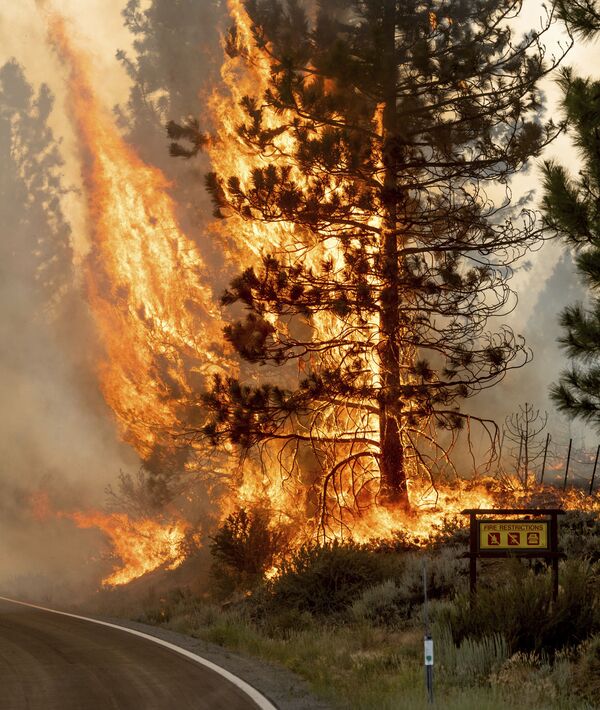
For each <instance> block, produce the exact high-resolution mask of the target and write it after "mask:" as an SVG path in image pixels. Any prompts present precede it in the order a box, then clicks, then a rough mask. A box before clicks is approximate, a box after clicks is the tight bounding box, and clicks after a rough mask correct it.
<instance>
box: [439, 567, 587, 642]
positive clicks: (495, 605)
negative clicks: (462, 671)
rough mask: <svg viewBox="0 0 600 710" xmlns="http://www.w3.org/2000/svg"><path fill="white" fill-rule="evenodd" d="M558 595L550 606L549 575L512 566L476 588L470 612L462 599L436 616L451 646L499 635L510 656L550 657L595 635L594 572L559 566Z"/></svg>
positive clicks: (466, 597)
mask: <svg viewBox="0 0 600 710" xmlns="http://www.w3.org/2000/svg"><path fill="white" fill-rule="evenodd" d="M560 579H561V590H560V594H559V597H558V600H557V602H556V603H553V602H552V590H551V579H550V574H549V573H545V574H534V573H533V572H532V571H531V570H527V569H525V568H524V567H522V566H521V565H520V564H519V563H518V562H517V561H515V562H514V564H513V565H510V566H509V572H508V574H507V575H506V576H505V577H504V578H497V579H496V581H495V584H494V585H493V586H490V587H488V588H481V589H480V590H479V592H478V594H477V598H476V602H475V604H474V605H473V606H471V604H470V599H469V597H468V596H467V595H466V594H463V595H459V596H458V597H457V598H456V599H455V600H454V602H453V604H451V605H445V606H444V607H442V609H441V610H440V615H439V616H440V619H441V620H442V621H443V622H445V623H447V624H448V626H449V628H450V629H451V630H452V635H453V639H454V642H455V643H456V644H460V643H461V642H462V641H463V639H465V638H474V639H481V638H483V637H484V636H486V635H490V634H494V633H500V632H502V633H503V634H504V635H505V637H506V640H507V643H508V647H509V651H510V653H511V654H512V653H517V652H525V653H535V654H537V655H540V654H542V653H546V654H549V655H550V656H552V655H553V654H554V653H555V652H556V651H557V650H559V649H561V648H563V647H566V646H576V645H578V644H579V643H581V642H582V641H583V640H585V639H586V638H588V637H589V636H590V635H591V634H593V633H594V632H595V631H597V630H598V629H599V625H600V614H599V595H598V572H597V569H596V568H595V567H594V566H593V565H591V564H590V563H588V562H586V561H580V560H570V561H567V562H566V563H564V564H563V565H561V578H560Z"/></svg>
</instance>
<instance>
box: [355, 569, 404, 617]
mask: <svg viewBox="0 0 600 710" xmlns="http://www.w3.org/2000/svg"><path fill="white" fill-rule="evenodd" d="M405 605H406V599H405V595H404V594H403V593H402V590H401V589H399V588H398V587H397V586H396V582H395V581H394V580H393V579H388V580H387V581H385V582H383V583H382V584H378V585H376V586H375V587H369V588H368V589H365V591H364V592H363V593H362V594H361V596H360V597H359V598H358V599H357V600H356V601H355V602H354V603H353V604H352V606H351V608H350V616H351V618H352V619H354V620H355V621H358V622H368V623H370V624H373V625H374V626H396V625H397V624H398V623H399V622H400V621H401V620H402V619H404V618H406V614H405Z"/></svg>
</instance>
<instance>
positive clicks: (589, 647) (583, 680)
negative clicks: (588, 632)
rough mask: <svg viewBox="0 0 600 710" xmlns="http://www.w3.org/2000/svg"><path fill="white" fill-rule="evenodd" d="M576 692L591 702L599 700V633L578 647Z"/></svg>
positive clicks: (575, 676) (575, 675) (575, 677)
mask: <svg viewBox="0 0 600 710" xmlns="http://www.w3.org/2000/svg"><path fill="white" fill-rule="evenodd" d="M574 679H575V682H574V687H575V690H576V692H577V693H578V694H579V695H580V696H581V697H582V698H585V699H586V700H589V701H590V702H591V703H598V702H600V635H598V634H596V635H595V636H593V637H592V638H590V639H589V640H588V641H587V642H586V643H584V644H583V645H582V646H581V648H580V657H579V660H578V661H577V664H576V667H575V673H574Z"/></svg>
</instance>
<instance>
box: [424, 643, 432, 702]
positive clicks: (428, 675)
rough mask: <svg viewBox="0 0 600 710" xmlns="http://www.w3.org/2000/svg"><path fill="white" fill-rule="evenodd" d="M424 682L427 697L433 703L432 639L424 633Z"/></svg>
mask: <svg viewBox="0 0 600 710" xmlns="http://www.w3.org/2000/svg"><path fill="white" fill-rule="evenodd" d="M425 682H426V684H427V698H428V700H429V704H430V705H433V639H432V638H431V636H430V635H429V634H428V633H426V634H425Z"/></svg>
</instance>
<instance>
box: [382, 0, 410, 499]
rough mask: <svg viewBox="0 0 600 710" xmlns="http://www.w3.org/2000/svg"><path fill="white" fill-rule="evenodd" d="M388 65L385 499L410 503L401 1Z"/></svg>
mask: <svg viewBox="0 0 600 710" xmlns="http://www.w3.org/2000/svg"><path fill="white" fill-rule="evenodd" d="M382 24H383V28H382V30H383V32H384V33H385V55H386V56H385V66H386V74H385V76H384V78H383V90H384V96H385V109H384V114H383V159H384V165H385V175H384V183H383V189H382V196H381V202H382V206H383V212H384V224H383V229H382V232H381V242H382V245H381V246H382V248H381V254H382V257H383V259H382V261H383V268H382V290H381V300H380V309H381V318H380V324H381V326H380V335H381V344H380V365H381V395H380V402H379V406H380V414H379V423H380V439H381V459H380V470H381V493H382V497H383V499H384V501H385V502H390V503H400V504H403V505H404V506H406V507H408V491H407V485H406V484H407V480H406V479H407V477H406V466H405V457H404V446H403V443H402V429H401V422H402V401H401V376H400V367H401V357H402V354H401V352H400V348H401V345H400V341H401V338H400V294H399V287H400V265H399V261H398V257H399V255H398V239H399V233H398V205H397V199H398V197H397V184H398V165H397V158H396V151H395V149H394V144H395V141H396V138H397V136H396V133H397V122H398V119H397V108H396V86H397V71H398V70H397V61H396V2H395V0H386V4H385V10H384V14H383V23H382Z"/></svg>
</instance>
